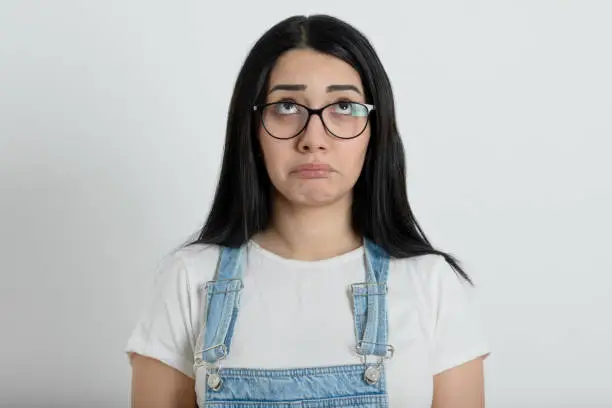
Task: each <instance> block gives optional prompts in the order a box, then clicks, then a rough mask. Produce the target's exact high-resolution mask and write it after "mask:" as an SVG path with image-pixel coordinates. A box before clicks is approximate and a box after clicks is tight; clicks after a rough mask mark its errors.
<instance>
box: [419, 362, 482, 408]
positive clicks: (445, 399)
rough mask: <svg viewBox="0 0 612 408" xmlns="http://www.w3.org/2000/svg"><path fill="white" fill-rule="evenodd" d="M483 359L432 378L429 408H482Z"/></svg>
mask: <svg viewBox="0 0 612 408" xmlns="http://www.w3.org/2000/svg"><path fill="white" fill-rule="evenodd" d="M483 360H484V358H483V357H479V358H476V359H474V360H472V361H468V362H467V363H464V364H461V365H460V366H457V367H453V368H451V369H448V370H446V371H443V372H441V373H439V374H437V375H435V376H434V395H433V403H432V404H431V408H484V406H485V398H484V373H483V371H484V370H483Z"/></svg>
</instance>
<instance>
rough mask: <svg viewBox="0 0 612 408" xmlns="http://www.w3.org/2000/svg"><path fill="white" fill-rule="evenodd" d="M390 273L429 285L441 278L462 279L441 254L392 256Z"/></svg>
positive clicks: (434, 283)
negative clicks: (405, 256) (406, 256)
mask: <svg viewBox="0 0 612 408" xmlns="http://www.w3.org/2000/svg"><path fill="white" fill-rule="evenodd" d="M390 274H394V275H400V276H402V277H403V278H404V279H409V280H411V281H413V282H415V283H418V284H422V285H426V286H428V287H431V286H432V285H433V286H435V285H436V284H437V283H439V281H440V280H441V279H443V280H444V279H446V280H448V279H451V280H455V279H456V280H458V281H461V280H463V279H462V278H461V277H460V276H459V274H458V273H457V272H456V271H455V270H454V269H453V267H452V266H451V264H450V263H449V262H448V261H447V260H446V258H444V256H442V255H438V254H426V255H418V256H413V257H410V258H392V259H391V263H390Z"/></svg>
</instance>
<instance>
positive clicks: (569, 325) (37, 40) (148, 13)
mask: <svg viewBox="0 0 612 408" xmlns="http://www.w3.org/2000/svg"><path fill="white" fill-rule="evenodd" d="M316 12H323V13H330V14H333V15H336V16H338V17H341V18H343V19H345V20H347V21H348V22H350V23H352V24H354V25H355V26H356V27H358V28H359V29H361V30H363V31H364V32H365V34H366V35H367V36H368V37H369V38H370V40H371V41H372V43H373V45H374V46H375V48H376V49H377V51H378V52H379V54H380V57H381V59H382V61H383V63H384V65H385V67H386V69H387V71H388V73H389V75H390V78H391V80H392V84H393V87H394V91H395V96H396V100H397V112H398V120H399V126H400V131H401V133H402V137H403V139H404V142H405V146H406V154H407V166H408V190H409V197H410V200H411V204H412V205H413V207H414V210H415V213H416V215H417V219H418V220H419V222H421V224H422V226H423V227H424V230H425V232H426V233H427V234H428V235H429V238H430V239H431V240H432V241H433V243H434V245H436V246H437V247H438V248H440V249H443V250H446V251H450V252H451V253H453V254H454V255H456V256H458V257H459V259H460V260H461V261H463V265H464V266H465V267H466V268H467V270H468V272H469V273H470V274H471V276H472V277H473V278H474V280H475V281H476V284H477V288H478V292H477V293H478V298H477V301H478V305H479V306H481V310H482V316H483V319H484V321H485V325H486V327H487V329H488V332H489V335H490V339H491V344H492V346H493V354H492V355H491V357H490V358H489V359H488V360H487V363H486V370H487V380H486V388H487V401H488V404H487V406H488V407H496V408H503V407H517V406H520V407H522V408H529V407H581V408H587V407H604V406H607V407H609V406H612V392H611V391H609V386H610V384H611V383H610V381H611V380H610V366H611V365H612V351H611V350H610V349H611V347H610V345H611V344H612V328H611V323H610V321H611V320H612V319H611V318H610V311H612V301H611V300H610V293H612V291H611V283H612V279H611V274H612V260H611V256H610V253H611V250H610V246H611V245H612V243H611V242H610V241H611V240H610V231H611V229H612V216H611V215H610V211H611V209H612V181H611V175H612V164H611V162H610V160H609V157H610V153H611V150H612V142H611V139H612V124H611V115H612V79H611V78H612V75H611V73H612V51H611V50H612V45H611V44H612V24H611V23H610V21H611V20H610V18H611V16H612V4H611V3H610V2H607V1H578V0H575V1H562V0H558V1H542V0H538V1H534V0H529V1H527V0H524V1H476V0H471V1H450V0H449V1H437V2H429V1H428V2H426V1H407V2H405V1H402V2H399V1H397V2H394V3H391V2H389V3H386V2H384V1H348V2H329V1H304V2H280V1H277V2H268V1H260V2H248V3H246V2H245V3H244V4H237V3H235V2H221V3H218V4H214V5H210V4H206V2H203V1H186V0H183V1H176V0H175V1H165V2H161V1H144V0H127V1H126V0H121V1H119V0H113V1H109V0H106V1H95V2H94V1H77V0H74V1H67V0H55V1H42V0H39V1H34V0H22V1H18V0H14V1H11V0H2V1H1V3H0V259H1V261H2V264H1V266H0V268H1V269H0V271H1V274H2V275H1V276H2V277H1V285H0V301H1V305H0V306H1V307H0V310H1V312H0V313H1V315H0V316H1V319H2V320H1V326H0V327H1V328H0V330H1V336H0V339H1V340H0V341H1V348H0V353H2V354H1V355H0V357H1V360H0V361H1V364H0V404H2V406H23V407H26V406H28V407H31V406H41V407H42V406H64V407H67V406H72V405H74V406H84V405H85V403H87V404H88V406H92V407H94V406H96V407H97V406H107V407H119V406H127V405H128V403H129V392H130V391H129V382H130V369H129V365H128V361H127V358H126V357H125V356H124V354H123V348H124V346H125V343H126V340H127V338H128V336H129V334H130V332H131V330H132V328H133V326H134V324H135V322H136V319H137V317H138V316H139V313H140V311H141V307H142V306H143V302H144V300H145V298H146V296H147V291H148V290H149V288H150V285H151V283H152V280H153V277H154V276H155V270H156V267H157V264H158V262H159V261H160V260H161V258H162V257H163V256H164V255H165V254H167V253H168V252H170V251H171V250H172V249H173V248H175V247H176V246H177V245H180V244H181V242H183V241H184V240H185V239H187V238H188V237H189V235H190V234H191V233H192V232H194V231H195V230H196V229H197V228H198V227H199V226H200V225H201V224H202V223H203V222H204V220H205V217H206V215H207V213H208V209H209V205H210V203H211V200H212V196H213V193H214V187H215V183H216V179H217V175H218V171H219V166H220V155H221V151H222V145H223V138H224V126H225V119H226V111H227V106H228V103H229V98H230V94H231V91H232V88H233V84H234V81H235V77H236V75H237V73H238V70H239V68H240V65H241V64H242V61H243V59H244V57H245V55H246V53H247V51H248V49H249V48H250V47H251V45H252V44H253V42H254V41H255V40H256V39H257V38H258V37H259V36H260V35H261V34H262V33H263V32H264V31H265V30H266V29H267V28H269V27H270V26H271V25H272V24H274V23H275V22H277V21H278V20H280V19H282V18H285V17H287V16H289V15H293V14H303V13H306V14H309V13H316ZM606 388H608V389H606ZM37 404H38V405H37Z"/></svg>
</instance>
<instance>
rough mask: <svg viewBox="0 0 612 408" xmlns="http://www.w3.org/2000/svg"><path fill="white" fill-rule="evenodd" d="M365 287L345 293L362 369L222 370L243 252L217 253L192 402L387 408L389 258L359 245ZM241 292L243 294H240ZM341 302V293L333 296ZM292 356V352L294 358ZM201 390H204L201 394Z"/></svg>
mask: <svg viewBox="0 0 612 408" xmlns="http://www.w3.org/2000/svg"><path fill="white" fill-rule="evenodd" d="M364 248H365V251H364V252H365V266H366V268H365V269H366V277H365V282H361V283H354V284H352V285H351V290H352V294H353V316H354V319H353V320H354V325H355V335H356V341H355V343H356V347H355V351H356V354H357V356H358V357H359V358H360V359H361V363H356V364H349V365H338V366H326V367H305V368H291V369H249V368H222V367H221V362H222V360H224V359H227V358H228V357H229V354H230V346H231V341H232V335H233V332H234V325H235V323H236V318H237V316H238V310H239V305H240V293H241V291H242V290H243V284H242V273H243V268H244V263H245V261H244V258H245V257H244V253H245V247H244V246H243V247H241V248H226V247H222V248H221V252H220V259H219V264H218V269H217V276H216V278H215V280H213V281H210V282H207V283H206V286H205V288H206V296H205V297H203V307H204V308H205V309H204V319H205V321H204V325H203V329H202V331H201V332H200V334H199V336H198V339H197V345H196V353H195V356H194V361H195V364H194V370H195V371H196V377H200V376H204V375H206V377H205V378H206V382H205V383H202V382H201V381H197V387H198V394H200V395H204V399H205V403H204V406H206V407H210V408H247V407H248V408H265V407H273V408H290V407H291V408H297V407H309V408H334V407H362V408H383V407H388V406H389V403H388V396H387V389H386V381H385V366H384V364H383V363H384V360H385V359H388V358H391V357H392V356H393V347H392V346H391V345H389V344H388V341H387V335H388V334H387V328H388V323H387V276H388V271H389V256H388V255H387V253H386V252H385V251H384V250H383V249H382V248H381V247H379V246H378V245H376V244H374V243H373V242H371V241H369V240H367V239H365V240H364ZM246 290H248V288H246ZM338 295H339V296H342V295H343V294H342V293H339V294H338ZM296 352H297V350H296ZM203 388H205V389H203Z"/></svg>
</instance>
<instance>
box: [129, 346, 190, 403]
mask: <svg viewBox="0 0 612 408" xmlns="http://www.w3.org/2000/svg"><path fill="white" fill-rule="evenodd" d="M130 357H131V361H132V408H196V407H197V403H196V394H195V382H194V380H193V378H189V377H187V376H186V375H185V374H183V373H181V372H180V371H178V370H176V369H174V368H172V367H170V366H168V365H166V364H164V363H162V362H161V361H158V360H155V359H152V358H149V357H144V356H141V355H139V354H135V353H131V354H130Z"/></svg>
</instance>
